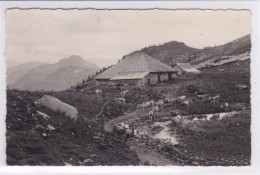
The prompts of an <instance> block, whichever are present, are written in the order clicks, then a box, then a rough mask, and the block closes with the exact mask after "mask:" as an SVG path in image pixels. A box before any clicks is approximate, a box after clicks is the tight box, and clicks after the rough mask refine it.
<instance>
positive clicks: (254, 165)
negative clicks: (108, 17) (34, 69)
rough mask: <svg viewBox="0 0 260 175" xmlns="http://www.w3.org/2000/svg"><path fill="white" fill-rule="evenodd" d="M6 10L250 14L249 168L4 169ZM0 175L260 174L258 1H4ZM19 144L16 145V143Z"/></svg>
mask: <svg viewBox="0 0 260 175" xmlns="http://www.w3.org/2000/svg"><path fill="white" fill-rule="evenodd" d="M8 8H41V9H44V8H49V9H57V8H59V9H71V8H79V9H83V8H94V9H153V8H159V9H201V10H205V9H216V10H217V9H234V10H241V9H248V10H250V11H251V14H252V19H251V26H252V33H251V42H252V49H251V109H252V122H251V134H252V137H251V138H252V139H251V140H252V154H251V166H248V167H220V166H211V167H190V166H183V167H180V166H164V167H150V166H149V167H140V166H111V167H108V166H94V167H56V166H37V167H33V166H6V152H5V150H6V138H5V132H6V129H5V127H6V126H5V116H6V81H5V72H6V67H5V11H6V9H8ZM0 10H1V11H0V143H1V144H0V174H1V175H2V174H4V175H5V174H8V175H12V174H26V175H27V174H39V175H41V174H192V175H196V174H202V173H203V174H222V175H224V174H236V175H242V174H260V137H259V135H260V129H259V128H260V117H259V114H260V93H259V92H260V91H259V89H260V82H259V80H260V74H259V73H260V69H259V68H260V54H259V48H260V47H259V46H260V2H258V1H5V2H0ZM18 144H19V143H18Z"/></svg>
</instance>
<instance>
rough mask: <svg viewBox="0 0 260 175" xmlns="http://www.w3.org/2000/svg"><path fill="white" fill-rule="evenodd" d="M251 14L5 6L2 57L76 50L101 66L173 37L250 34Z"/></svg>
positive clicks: (221, 38) (21, 58)
mask: <svg viewBox="0 0 260 175" xmlns="http://www.w3.org/2000/svg"><path fill="white" fill-rule="evenodd" d="M250 19H251V14H250V11H232V10H228V11H221V10H219V11H210V10H207V11H202V10H110V11H106V10H36V9H35V10H18V9H13V10H7V12H6V40H7V41H6V58H7V60H6V62H7V66H13V65H16V64H19V63H24V62H28V61H40V62H47V63H55V62H57V61H58V60H60V59H62V58H65V57H69V56H70V55H79V56H81V57H83V58H84V59H86V60H88V61H90V62H93V63H96V64H97V65H98V66H104V65H108V64H113V63H115V62H116V61H117V60H118V59H120V58H122V56H123V55H125V54H128V53H130V52H132V51H134V50H137V49H140V48H143V47H146V46H149V45H154V44H156V45H157V44H160V43H161V44H162V43H165V42H169V41H173V40H175V41H180V42H184V43H185V44H186V45H188V46H190V47H194V48H203V47H207V46H214V45H221V44H225V43H227V42H229V41H232V40H234V39H237V38H239V37H242V36H245V35H247V34H249V33H251V25H250V22H251V21H250Z"/></svg>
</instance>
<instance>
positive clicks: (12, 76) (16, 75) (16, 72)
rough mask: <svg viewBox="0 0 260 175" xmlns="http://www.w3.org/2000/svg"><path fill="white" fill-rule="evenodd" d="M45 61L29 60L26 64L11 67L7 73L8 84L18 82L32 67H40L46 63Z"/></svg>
mask: <svg viewBox="0 0 260 175" xmlns="http://www.w3.org/2000/svg"><path fill="white" fill-rule="evenodd" d="M44 64H45V63H40V62H28V63H24V64H20V65H17V66H14V67H9V68H8V69H7V72H6V75H7V78H6V81H7V84H8V85H10V84H13V83H14V82H16V81H17V80H18V79H20V78H21V77H22V76H24V74H25V73H26V72H27V71H29V70H30V69H33V68H36V67H39V66H41V65H44Z"/></svg>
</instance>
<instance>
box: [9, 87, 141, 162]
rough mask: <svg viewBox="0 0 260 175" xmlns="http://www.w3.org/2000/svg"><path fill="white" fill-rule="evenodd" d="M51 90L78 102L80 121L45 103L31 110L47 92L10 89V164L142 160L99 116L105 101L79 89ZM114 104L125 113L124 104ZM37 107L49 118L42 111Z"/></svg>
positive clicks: (69, 100)
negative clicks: (122, 108) (88, 95)
mask: <svg viewBox="0 0 260 175" xmlns="http://www.w3.org/2000/svg"><path fill="white" fill-rule="evenodd" d="M50 94H51V95H54V96H57V97H59V96H60V97H63V98H62V100H64V101H66V102H67V103H68V104H71V105H76V107H77V109H78V110H79V112H80V117H79V121H78V122H77V123H74V122H73V121H72V120H70V119H69V118H67V117H64V116H62V115H60V114H57V113H53V112H52V111H49V110H47V109H46V108H43V107H42V108H39V109H38V108H35V107H33V108H32V109H31V110H30V111H28V110H27V109H28V108H27V105H28V104H32V103H33V101H34V100H36V99H39V98H40V97H41V96H42V95H43V93H41V92H28V91H27V92H26V91H17V90H7V116H6V126H7V133H6V138H7V150H6V153H7V164H8V165H137V164H139V160H138V158H137V156H136V154H135V153H134V152H132V151H130V150H129V147H128V146H126V144H125V143H123V142H122V141H120V140H118V139H116V138H114V137H112V136H111V135H110V134H108V133H105V132H104V131H103V128H102V120H100V119H102V118H101V117H100V118H95V114H97V113H98V112H99V110H100V108H101V107H102V105H103V102H97V101H96V99H95V97H92V96H90V98H87V97H82V94H78V93H75V92H63V94H52V93H50ZM78 104H81V105H82V106H79V105H78ZM112 105H114V106H113V107H114V108H113V110H117V111H116V112H114V113H113V112H111V114H116V115H119V114H122V110H121V109H120V108H118V107H117V106H116V105H115V104H112ZM110 109H111V108H110ZM36 110H37V111H40V112H43V113H45V114H47V115H48V116H49V118H48V117H47V118H46V117H43V116H42V115H39V114H38V113H37V112H36ZM106 113H108V111H107V112H106ZM116 115H115V116H116ZM52 127H53V128H54V129H53V128H52Z"/></svg>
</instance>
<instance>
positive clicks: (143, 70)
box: [95, 52, 177, 86]
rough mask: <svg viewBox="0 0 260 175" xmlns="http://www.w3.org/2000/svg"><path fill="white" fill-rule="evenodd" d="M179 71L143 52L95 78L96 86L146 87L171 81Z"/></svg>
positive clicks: (128, 57)
mask: <svg viewBox="0 0 260 175" xmlns="http://www.w3.org/2000/svg"><path fill="white" fill-rule="evenodd" d="M176 76H177V71H176V70H174V69H173V68H171V67H170V66H168V65H166V64H164V63H162V62H160V61H158V60H156V59H155V58H153V57H151V56H149V55H147V54H146V53H143V52H134V53H131V54H129V55H127V56H125V57H124V58H123V59H122V60H121V61H120V62H119V63H117V64H115V65H114V66H112V67H111V68H109V69H107V70H106V71H104V72H103V73H101V74H99V75H97V76H96V77H95V81H96V85H102V84H107V83H111V82H113V83H115V84H127V85H136V86H145V85H151V84H157V83H160V82H164V81H169V80H172V79H174V78H175V77H176Z"/></svg>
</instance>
